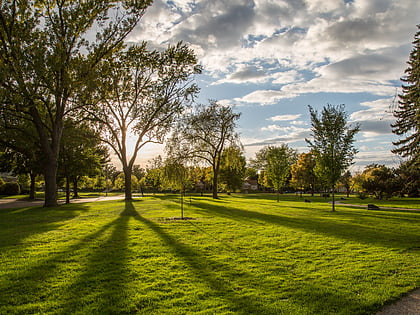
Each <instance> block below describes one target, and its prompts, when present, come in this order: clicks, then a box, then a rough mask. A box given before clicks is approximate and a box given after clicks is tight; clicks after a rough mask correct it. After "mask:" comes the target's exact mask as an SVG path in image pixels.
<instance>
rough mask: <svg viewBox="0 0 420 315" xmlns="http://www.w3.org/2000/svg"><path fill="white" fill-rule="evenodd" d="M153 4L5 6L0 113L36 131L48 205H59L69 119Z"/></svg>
mask: <svg viewBox="0 0 420 315" xmlns="http://www.w3.org/2000/svg"><path fill="white" fill-rule="evenodd" d="M151 2H152V1H151V0H138V1H110V0H107V1H103V0H85V1H53V0H34V1H16V0H5V1H2V2H1V4H0V6H1V9H0V20H1V23H0V66H1V69H2V71H1V73H0V99H1V101H0V104H1V106H2V108H1V112H3V113H6V114H7V115H8V116H9V117H13V118H14V119H16V120H19V121H24V122H25V123H26V124H33V126H34V129H35V130H36V133H37V137H38V141H39V146H40V148H41V150H42V152H43V154H44V160H45V163H44V164H43V166H44V175H45V184H46V187H45V189H46V193H45V206H55V205H56V204H57V201H56V199H57V198H56V197H57V195H56V191H57V189H56V188H57V187H56V175H57V167H58V156H59V150H60V142H61V135H62V132H63V120H64V118H65V117H67V116H68V115H69V114H70V112H71V111H72V109H74V107H76V103H77V102H76V98H77V96H78V95H79V94H80V93H81V91H84V90H86V89H87V88H88V86H89V85H90V84H91V82H92V80H91V78H92V75H93V74H94V73H95V71H96V68H97V66H98V64H99V63H100V61H101V60H103V59H104V58H109V57H111V56H112V55H113V54H114V53H116V52H117V51H119V50H120V49H122V48H123V46H124V43H123V41H124V39H125V38H126V36H127V35H128V34H129V32H130V31H131V30H132V29H134V27H135V26H136V25H137V23H138V22H139V20H140V18H141V17H142V16H143V14H144V12H145V9H146V8H147V6H148V5H150V4H151ZM92 35H93V36H92ZM95 35H96V36H95ZM91 37H94V38H93V39H91ZM79 105H80V104H78V105H77V106H79Z"/></svg>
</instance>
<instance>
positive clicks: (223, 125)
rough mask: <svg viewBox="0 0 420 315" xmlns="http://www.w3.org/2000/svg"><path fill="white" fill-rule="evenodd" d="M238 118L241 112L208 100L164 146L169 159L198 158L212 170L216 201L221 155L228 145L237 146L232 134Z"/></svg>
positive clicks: (186, 119) (199, 106)
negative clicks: (208, 102)
mask: <svg viewBox="0 0 420 315" xmlns="http://www.w3.org/2000/svg"><path fill="white" fill-rule="evenodd" d="M239 117H240V113H235V112H234V111H233V110H232V108H231V107H228V106H223V105H221V104H219V103H218V102H217V101H214V100H213V101H210V104H209V105H208V106H205V105H202V104H200V105H198V106H196V108H195V109H194V110H193V111H192V112H191V113H190V114H187V115H185V117H184V118H183V119H182V120H181V121H180V122H179V123H178V125H177V127H176V129H175V131H174V133H173V135H172V137H171V139H169V141H168V143H167V151H168V154H169V156H178V157H182V158H191V159H198V160H201V161H204V162H205V163H207V164H208V165H210V166H211V167H212V171H213V180H212V183H213V185H212V189H213V193H212V194H213V198H214V199H217V198H218V193H217V190H218V181H219V171H220V164H221V155H222V152H223V150H224V148H225V147H227V146H229V145H238V144H239V136H238V134H237V133H236V131H235V127H236V121H237V120H238V119H239Z"/></svg>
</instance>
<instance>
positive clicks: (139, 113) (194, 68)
mask: <svg viewBox="0 0 420 315" xmlns="http://www.w3.org/2000/svg"><path fill="white" fill-rule="evenodd" d="M200 72H201V67H200V66H199V65H197V59H196V57H195V55H194V52H193V51H192V50H191V49H189V48H188V47H187V46H186V45H185V44H182V43H178V44H177V45H175V46H169V47H168V48H167V49H165V50H163V51H157V50H154V51H149V50H148V49H147V47H146V44H145V43H143V44H141V45H135V46H131V47H130V48H128V49H127V50H126V51H122V52H121V53H120V54H118V56H117V58H115V59H112V60H111V59H110V60H107V62H104V64H103V65H102V67H101V77H100V80H101V83H100V84H98V86H99V88H98V95H97V102H96V103H95V104H94V105H92V106H87V107H85V108H84V110H85V112H87V114H88V115H89V116H90V117H91V119H93V120H94V121H96V122H97V123H99V129H100V130H101V139H102V141H104V142H105V143H106V144H108V145H109V146H110V147H111V148H112V150H113V151H114V152H115V154H116V155H117V157H118V158H119V160H120V162H121V164H122V168H123V172H124V175H125V176H124V178H125V185H124V187H125V199H126V200H130V199H132V192H131V190H132V189H131V174H132V169H133V165H134V163H135V161H136V158H137V156H138V153H139V151H140V149H141V148H142V147H143V146H144V145H146V144H147V143H163V141H164V138H165V136H166V134H167V133H168V131H169V130H170V129H171V128H172V126H173V124H174V122H175V121H176V119H177V117H178V116H179V115H180V114H181V113H182V112H183V111H184V109H185V106H186V104H187V102H188V101H190V100H192V99H193V98H194V95H195V94H196V93H197V92H198V88H197V87H196V85H195V84H193V83H192V76H193V75H194V74H196V73H200ZM130 137H131V142H132V144H131V145H130V144H129V139H130Z"/></svg>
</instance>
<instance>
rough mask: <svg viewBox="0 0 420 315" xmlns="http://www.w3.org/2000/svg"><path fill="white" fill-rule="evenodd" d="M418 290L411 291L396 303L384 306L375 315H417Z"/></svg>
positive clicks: (419, 309)
mask: <svg viewBox="0 0 420 315" xmlns="http://www.w3.org/2000/svg"><path fill="white" fill-rule="evenodd" d="M419 314H420V288H418V289H416V290H414V291H412V292H411V293H410V294H408V295H407V296H405V297H403V298H402V299H400V300H398V301H397V302H395V303H393V304H390V305H387V306H385V307H384V308H383V309H382V310H381V311H380V312H378V313H376V315H419Z"/></svg>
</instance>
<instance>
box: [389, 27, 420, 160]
mask: <svg viewBox="0 0 420 315" xmlns="http://www.w3.org/2000/svg"><path fill="white" fill-rule="evenodd" d="M417 28H418V29H419V30H418V31H417V33H416V34H415V36H414V41H413V44H414V48H413V49H412V50H411V53H410V57H409V61H408V62H407V63H408V68H407V69H406V70H405V73H406V76H404V77H403V78H401V81H403V82H404V84H403V86H402V94H400V95H399V102H398V107H397V109H396V110H395V111H394V116H395V117H396V118H397V121H396V122H395V124H393V125H392V128H393V129H392V132H393V133H395V134H397V135H398V136H404V137H403V138H402V139H399V140H398V141H396V142H394V145H395V146H396V148H395V149H394V150H393V151H392V152H394V153H397V154H399V155H401V156H402V157H407V158H408V159H409V160H411V161H412V162H413V163H414V164H416V165H417V167H420V24H419V25H417Z"/></svg>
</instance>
